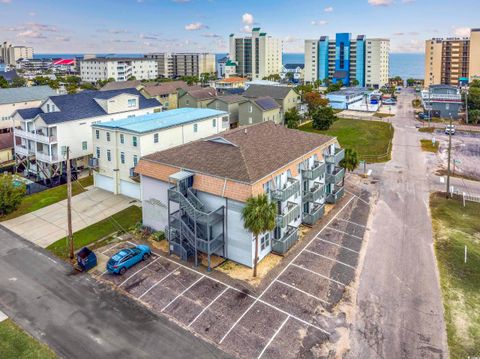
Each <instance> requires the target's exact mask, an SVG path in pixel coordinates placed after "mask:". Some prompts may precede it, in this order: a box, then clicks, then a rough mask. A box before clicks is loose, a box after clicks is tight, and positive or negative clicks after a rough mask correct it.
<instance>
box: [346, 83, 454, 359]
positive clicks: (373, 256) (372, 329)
mask: <svg viewBox="0 0 480 359" xmlns="http://www.w3.org/2000/svg"><path fill="white" fill-rule="evenodd" d="M407 91H408V90H407ZM413 98H414V96H413V93H412V92H406V93H403V94H402V95H401V96H399V101H398V104H397V115H396V116H395V117H393V118H392V120H391V122H392V124H393V126H394V128H395V135H394V140H393V151H392V160H391V161H389V162H388V163H386V164H379V165H375V166H372V168H373V177H374V179H376V180H378V186H379V187H378V191H379V192H378V198H377V200H376V206H375V207H374V210H373V212H372V218H371V224H370V225H369V227H370V228H371V232H370V235H369V240H368V245H367V252H366V256H365V262H364V267H363V270H362V272H361V274H360V279H359V289H358V294H357V303H356V308H357V311H356V318H355V320H354V322H353V324H352V331H351V351H350V354H349V355H348V357H349V358H446V357H448V350H447V342H446V332H445V323H444V319H443V306H442V301H441V295H440V286H439V276H438V270H437V267H436V260H435V256H434V251H433V240H432V226H431V219H430V216H429V210H428V200H429V188H430V187H429V181H428V178H429V177H428V173H427V172H428V171H427V160H426V157H425V156H426V155H425V154H424V153H423V152H422V151H421V150H420V148H419V139H420V135H419V133H418V131H417V129H416V128H415V123H414V119H413V113H412V112H413V109H412V106H411V101H412V99H413Z"/></svg>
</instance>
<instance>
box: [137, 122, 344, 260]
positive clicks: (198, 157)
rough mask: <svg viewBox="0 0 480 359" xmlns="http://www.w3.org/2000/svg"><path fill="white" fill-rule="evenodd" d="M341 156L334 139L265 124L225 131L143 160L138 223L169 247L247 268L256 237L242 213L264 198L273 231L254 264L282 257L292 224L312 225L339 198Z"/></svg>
mask: <svg viewBox="0 0 480 359" xmlns="http://www.w3.org/2000/svg"><path fill="white" fill-rule="evenodd" d="M343 156H344V152H343V150H341V149H340V148H339V145H338V142H337V140H336V138H333V137H327V136H321V135H316V134H311V133H307V132H303V131H297V130H291V129H287V128H286V127H284V126H281V125H276V124H274V123H273V122H271V121H268V122H263V123H260V124H257V125H252V126H248V127H244V128H238V129H234V130H230V131H227V132H224V133H221V134H218V135H214V136H211V137H208V138H206V139H203V140H200V141H194V142H190V143H188V144H185V145H182V146H178V147H175V148H173V149H169V150H165V151H161V152H156V153H153V154H151V155H148V156H145V157H142V158H141V159H140V162H139V164H138V165H137V167H136V168H135V171H136V172H137V173H139V174H140V178H141V181H140V183H141V188H142V207H143V224H144V225H146V226H149V227H152V228H153V229H155V230H164V231H166V233H167V238H168V241H169V250H170V252H172V253H175V254H177V255H179V256H180V257H181V258H182V259H184V260H187V259H188V258H189V257H190V256H194V257H195V260H197V256H198V253H204V254H205V255H207V256H208V260H209V264H210V256H211V255H213V254H216V255H219V256H222V257H224V258H228V259H231V260H233V261H236V262H238V263H241V264H243V265H246V266H248V267H252V266H253V260H254V253H255V248H254V246H255V240H254V236H253V234H252V233H251V232H249V231H248V230H247V229H246V228H245V227H244V226H243V220H242V210H243V208H244V207H245V202H246V200H247V199H248V198H250V197H252V196H257V195H259V194H263V193H266V194H267V195H268V196H269V198H270V200H271V201H272V202H274V203H275V204H276V206H277V210H278V214H277V218H276V227H275V229H274V230H273V231H272V232H267V233H263V234H261V235H260V238H259V241H258V245H259V248H258V255H259V260H262V259H263V258H264V257H265V256H266V255H267V254H268V253H270V252H272V251H273V252H277V253H281V254H283V253H286V252H287V251H288V250H289V249H290V248H291V247H292V246H293V245H294V244H295V242H296V241H297V239H298V235H299V233H298V231H299V225H300V224H301V223H305V224H307V225H313V224H315V223H316V222H317V221H318V220H319V219H320V218H321V217H322V215H323V213H324V210H325V204H326V203H332V204H333V203H336V202H337V201H338V200H339V199H340V198H341V197H342V196H343V193H344V189H343V187H342V185H341V184H342V178H343V175H344V172H343V169H340V168H339V167H338V164H339V162H340V161H341V159H342V158H343Z"/></svg>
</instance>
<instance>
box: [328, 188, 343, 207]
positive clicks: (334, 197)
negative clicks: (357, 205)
mask: <svg viewBox="0 0 480 359" xmlns="http://www.w3.org/2000/svg"><path fill="white" fill-rule="evenodd" d="M344 194H345V188H344V187H337V188H335V189H334V190H333V192H332V193H329V194H327V198H326V201H327V203H337V201H338V200H339V199H340V198H342V197H343V195H344Z"/></svg>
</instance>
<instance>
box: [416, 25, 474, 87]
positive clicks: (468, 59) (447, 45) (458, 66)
mask: <svg viewBox="0 0 480 359" xmlns="http://www.w3.org/2000/svg"><path fill="white" fill-rule="evenodd" d="M479 57H480V29H471V32H470V37H469V38H468V37H466V38H433V39H431V40H427V41H425V84H424V85H425V87H429V86H430V85H439V84H441V85H453V86H457V85H459V84H461V83H468V82H469V81H472V80H474V79H480V61H479V60H478V59H479Z"/></svg>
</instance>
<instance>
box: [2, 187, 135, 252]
mask: <svg viewBox="0 0 480 359" xmlns="http://www.w3.org/2000/svg"><path fill="white" fill-rule="evenodd" d="M132 204H136V205H140V202H139V201H137V200H135V199H132V198H129V197H125V196H122V195H114V194H113V193H110V192H107V191H104V190H102V189H99V188H94V187H89V188H87V191H85V192H83V193H80V194H78V195H76V196H74V197H72V225H73V231H74V232H76V231H78V230H80V229H82V228H85V227H88V226H89V225H91V224H94V223H96V222H99V221H101V220H102V219H105V218H107V217H109V216H111V215H113V214H115V213H117V212H120V211H122V210H123V209H125V208H127V207H129V206H130V205H132ZM2 225H3V226H5V227H6V228H8V229H9V230H11V231H12V232H14V233H16V234H18V235H20V236H22V237H24V238H25V239H27V240H28V241H30V242H33V243H35V244H37V245H38V246H40V247H42V248H45V247H48V246H49V245H50V244H52V243H53V242H55V241H57V240H59V239H61V238H63V237H65V236H66V235H67V200H63V201H60V202H58V203H55V204H52V205H50V206H47V207H44V208H42V209H39V210H38V211H35V212H31V213H27V214H25V215H23V216H20V217H17V218H14V219H10V220H8V221H5V222H2Z"/></svg>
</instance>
